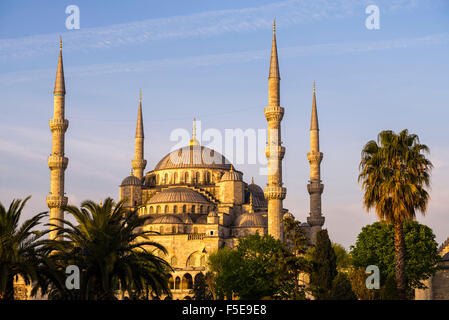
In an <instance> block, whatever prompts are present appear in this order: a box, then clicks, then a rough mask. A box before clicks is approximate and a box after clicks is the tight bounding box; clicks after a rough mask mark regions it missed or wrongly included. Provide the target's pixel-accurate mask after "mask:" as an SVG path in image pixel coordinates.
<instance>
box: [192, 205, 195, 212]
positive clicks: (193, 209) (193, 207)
mask: <svg viewBox="0 0 449 320" xmlns="http://www.w3.org/2000/svg"><path fill="white" fill-rule="evenodd" d="M191 212H192V213H195V206H194V205H193V206H192V211H191Z"/></svg>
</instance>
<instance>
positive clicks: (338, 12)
mask: <svg viewBox="0 0 449 320" xmlns="http://www.w3.org/2000/svg"><path fill="white" fill-rule="evenodd" d="M370 3H372V1H368V0H358V1H355V0H352V1H348V0H332V1H330V0H313V1H306V0H287V1H281V2H274V3H271V4H266V5H262V6H257V7H250V8H243V9H228V10H217V11H207V12H202V13H195V14H190V15H184V16H173V17H167V18H156V19H148V20H143V21H136V22H129V23H123V24H115V25H109V26H105V27H97V28H81V29H80V30H77V31H76V32H73V31H70V32H65V33H63V34H62V36H63V38H64V43H65V45H64V48H65V50H70V51H74V52H88V51H90V50H97V49H102V48H112V47H120V46H126V45H130V44H139V43H145V42H148V41H157V40H161V39H182V38H191V37H207V36H216V35H220V34H224V33H229V32H253V31H256V30H260V29H268V28H271V26H272V21H273V18H274V17H276V19H277V21H279V23H280V24H281V25H282V27H287V26H290V25H296V24H304V23H310V22H313V21H319V20H323V19H334V18H343V17H347V16H351V15H363V14H364V8H365V7H366V5H367V4H370ZM379 3H382V10H385V11H387V12H388V11H392V10H395V9H396V8H397V7H400V8H407V7H413V6H415V1H412V0H401V1H379ZM57 39H58V34H42V35H33V36H28V37H23V38H18V39H0V59H3V60H9V59H18V58H25V57H33V56H39V55H43V54H48V53H50V52H53V50H54V47H55V42H57V41H58V40H57Z"/></svg>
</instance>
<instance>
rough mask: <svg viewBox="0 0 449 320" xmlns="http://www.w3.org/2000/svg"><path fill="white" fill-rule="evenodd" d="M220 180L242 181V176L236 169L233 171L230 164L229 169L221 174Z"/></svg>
mask: <svg viewBox="0 0 449 320" xmlns="http://www.w3.org/2000/svg"><path fill="white" fill-rule="evenodd" d="M220 181H242V176H241V174H240V173H238V172H237V171H234V169H233V168H232V165H231V169H230V170H229V171H226V172H225V173H224V174H223V176H222V177H221V180H220Z"/></svg>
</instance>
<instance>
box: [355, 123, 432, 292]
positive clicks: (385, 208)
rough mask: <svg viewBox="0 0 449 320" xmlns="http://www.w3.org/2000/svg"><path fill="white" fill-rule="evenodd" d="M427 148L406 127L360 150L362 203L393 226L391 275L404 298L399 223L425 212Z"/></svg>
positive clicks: (402, 257) (428, 163) (430, 167)
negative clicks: (393, 255) (417, 213)
mask: <svg viewBox="0 0 449 320" xmlns="http://www.w3.org/2000/svg"><path fill="white" fill-rule="evenodd" d="M426 153H429V148H428V147H427V146H426V145H424V144H420V143H419V138H418V136H417V135H415V134H409V133H408V131H407V130H403V131H401V132H400V133H399V134H395V133H394V132H393V131H390V130H387V131H382V132H380V133H379V135H378V137H377V143H376V141H373V140H371V141H369V142H368V143H367V144H366V145H365V146H364V148H363V150H362V160H361V162H360V166H359V168H360V171H361V172H360V175H359V182H362V188H363V190H364V206H365V207H366V209H367V211H369V210H370V209H373V208H374V209H375V211H376V214H377V216H378V218H379V220H383V221H386V222H387V223H391V224H393V225H394V233H395V237H394V246H395V275H396V286H397V290H398V295H399V297H400V298H401V299H405V298H406V288H407V282H406V276H405V243H404V235H403V229H402V226H403V222H404V221H405V220H412V219H415V217H416V211H420V212H421V213H422V214H425V211H426V209H427V203H428V201H429V194H428V193H427V191H426V187H429V186H430V171H431V169H432V163H431V162H430V161H429V160H428V159H427V158H426V157H425V154H426Z"/></svg>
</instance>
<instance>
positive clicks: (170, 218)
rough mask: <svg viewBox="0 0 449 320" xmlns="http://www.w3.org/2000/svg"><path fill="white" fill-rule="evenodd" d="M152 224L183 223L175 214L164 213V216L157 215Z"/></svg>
mask: <svg viewBox="0 0 449 320" xmlns="http://www.w3.org/2000/svg"><path fill="white" fill-rule="evenodd" d="M151 223H152V224H180V223H183V222H182V221H181V219H179V218H178V217H176V216H174V215H169V214H164V215H163V216H160V217H157V218H156V219H154V220H153V221H151Z"/></svg>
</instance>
